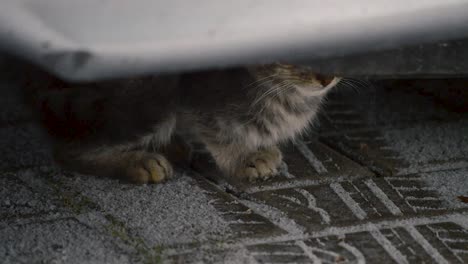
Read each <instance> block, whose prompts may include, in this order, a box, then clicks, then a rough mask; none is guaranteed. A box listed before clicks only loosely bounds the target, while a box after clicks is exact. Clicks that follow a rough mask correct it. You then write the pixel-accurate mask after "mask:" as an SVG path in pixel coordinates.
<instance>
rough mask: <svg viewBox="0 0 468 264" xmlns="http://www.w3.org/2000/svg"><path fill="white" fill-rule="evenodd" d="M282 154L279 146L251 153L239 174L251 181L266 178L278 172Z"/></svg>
mask: <svg viewBox="0 0 468 264" xmlns="http://www.w3.org/2000/svg"><path fill="white" fill-rule="evenodd" d="M281 160H282V155H281V151H280V150H279V149H278V148H277V147H270V148H266V149H262V150H259V151H257V152H255V153H253V154H251V155H250V156H249V157H248V158H247V161H246V162H245V163H244V167H243V168H241V169H240V170H238V173H237V176H238V177H241V178H246V179H248V180H249V181H256V180H266V179H268V178H270V177H272V176H275V175H276V174H278V167H279V165H280V164H281Z"/></svg>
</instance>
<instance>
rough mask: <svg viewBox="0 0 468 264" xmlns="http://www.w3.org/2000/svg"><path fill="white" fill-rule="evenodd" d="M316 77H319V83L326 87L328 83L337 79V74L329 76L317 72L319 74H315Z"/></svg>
mask: <svg viewBox="0 0 468 264" xmlns="http://www.w3.org/2000/svg"><path fill="white" fill-rule="evenodd" d="M315 78H316V79H317V81H319V83H320V84H321V85H322V86H323V87H326V86H327V85H329V84H330V83H331V82H332V81H333V80H334V79H335V76H328V75H322V74H317V75H316V76H315Z"/></svg>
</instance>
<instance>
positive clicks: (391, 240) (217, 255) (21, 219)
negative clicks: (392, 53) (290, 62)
mask: <svg viewBox="0 0 468 264" xmlns="http://www.w3.org/2000/svg"><path fill="white" fill-rule="evenodd" d="M0 78H1V79H0V90H1V96H0V174H1V177H0V182H1V183H0V239H1V240H0V263H377V262H378V263H464V262H468V203H467V202H468V111H465V110H466V109H465V108H464V106H465V103H466V102H467V101H468V99H466V97H465V99H466V101H465V102H463V100H461V99H463V98H460V95H459V93H460V90H456V89H458V88H459V87H452V86H461V87H463V88H465V89H468V81H466V80H465V81H458V82H457V84H456V85H453V84H452V83H448V82H446V81H439V82H435V84H437V85H435V84H434V83H427V82H426V83H424V82H422V83H417V82H407V81H405V82H403V81H399V82H388V81H387V82H380V83H378V84H376V85H375V87H367V88H360V89H358V90H357V91H355V90H353V89H341V90H338V91H336V92H334V93H333V94H332V95H330V97H329V100H328V102H327V104H326V106H325V107H324V109H323V111H322V114H321V116H320V118H319V122H318V124H317V125H316V126H315V127H314V128H313V129H311V132H310V133H309V135H308V136H304V137H303V138H301V139H300V140H297V141H296V142H294V143H291V144H288V145H285V146H283V150H284V153H285V160H284V161H285V162H284V164H283V165H282V168H281V171H282V173H281V175H280V176H278V177H277V178H275V179H272V180H270V181H266V182H260V183H254V184H250V185H246V184H240V183H237V182H229V181H225V180H223V178H220V177H219V173H218V172H217V171H216V169H215V168H214V167H213V163H212V162H211V161H210V160H209V157H206V153H205V152H204V151H203V149H200V150H199V151H198V154H197V156H196V158H195V161H194V165H193V168H194V169H193V170H192V171H182V172H180V173H179V174H178V176H177V177H176V178H175V179H174V180H172V181H170V182H167V183H165V184H161V185H132V184H126V183H121V182H119V181H117V180H113V179H99V178H95V177H92V176H88V175H77V174H73V173H70V172H67V171H62V170H60V169H59V168H57V167H56V166H55V165H54V164H53V161H52V159H51V158H50V155H49V152H48V148H47V143H46V140H45V137H44V136H43V135H42V134H41V131H40V129H39V128H38V127H37V126H36V125H35V124H34V122H33V121H32V120H31V114H30V112H28V111H27V110H26V109H25V108H24V107H22V106H21V103H20V101H19V98H18V95H17V92H18V89H19V87H18V86H19V85H20V84H19V82H18V78H17V77H14V76H13V75H12V74H11V73H4V74H3V76H1V77H0ZM460 83H461V84H460ZM432 86H435V87H432ZM449 88H450V89H449ZM441 89H444V90H443V92H441ZM442 93H443V94H442ZM451 93H452V94H451ZM461 93H462V95H463V96H464V95H466V93H465V92H463V91H461ZM451 98H452V99H451ZM452 100H454V101H452ZM460 100H461V102H460ZM454 106H455V107H454Z"/></svg>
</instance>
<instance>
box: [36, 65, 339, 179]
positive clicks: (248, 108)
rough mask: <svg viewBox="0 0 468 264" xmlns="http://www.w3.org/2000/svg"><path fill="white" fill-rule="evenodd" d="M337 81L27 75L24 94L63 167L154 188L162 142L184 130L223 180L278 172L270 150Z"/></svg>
mask: <svg viewBox="0 0 468 264" xmlns="http://www.w3.org/2000/svg"><path fill="white" fill-rule="evenodd" d="M30 80H33V79H32V78H31V79H30ZM338 81H339V78H333V77H331V78H330V77H325V76H321V75H318V74H314V73H311V72H310V71H308V70H307V69H305V68H302V67H299V66H292V65H285V64H270V65H261V66H253V67H248V68H237V69H226V70H214V71H205V72H195V73H188V74H182V75H179V76H175V75H172V76H160V77H145V78H138V79H131V80H119V81H107V82H102V83H93V84H78V85H73V86H71V85H67V84H66V83H64V82H61V81H58V80H56V79H54V78H52V77H47V79H46V80H44V81H39V79H38V78H37V76H36V78H34V84H32V83H31V85H29V87H30V88H32V89H33V90H31V91H30V92H29V94H33V95H34V96H33V97H34V98H33V99H34V100H33V101H34V102H35V103H36V104H37V107H38V108H39V109H40V111H39V112H40V115H41V119H42V121H43V124H44V125H45V127H46V128H47V130H48V132H49V134H50V135H51V136H52V138H53V139H54V147H55V148H54V149H55V157H56V160H57V161H58V162H59V163H60V164H62V165H63V166H64V167H66V168H70V169H73V170H76V171H78V172H82V173H89V174H95V175H111V176H119V177H121V178H125V179H128V180H131V181H133V182H138V183H157V182H161V181H163V180H166V179H168V178H170V177H171V176H172V175H173V167H172V165H171V163H170V162H169V160H171V159H173V158H172V157H174V156H176V154H177V149H176V150H175V151H174V149H171V148H170V142H171V140H173V139H174V138H177V137H175V136H174V135H176V132H181V133H182V134H187V133H188V132H190V134H191V136H194V137H196V138H197V139H199V140H201V141H202V142H204V143H205V145H206V148H207V149H208V150H209V152H210V153H211V154H212V156H213V158H214V160H215V161H216V163H217V165H218V167H219V169H221V171H223V172H224V173H225V174H226V175H227V176H230V177H238V178H242V179H248V180H255V179H266V178H268V177H270V176H273V175H275V174H276V173H277V168H278V166H279V165H280V163H281V159H282V156H281V152H280V150H279V149H278V148H277V147H276V145H277V144H278V143H279V142H282V141H286V140H288V139H292V138H294V137H295V136H296V135H297V134H299V133H300V132H301V131H303V130H304V129H305V128H306V127H307V126H308V124H309V123H310V122H311V121H313V119H314V117H315V115H316V113H317V111H318V109H319V106H320V104H321V101H322V99H323V98H324V97H325V95H326V94H327V92H328V91H329V90H330V89H331V88H332V87H334V86H335V85H336V84H337V83H338ZM44 87H45V88H44ZM178 147H179V148H180V145H179V146H178ZM179 151H180V149H179ZM174 153H175V155H174Z"/></svg>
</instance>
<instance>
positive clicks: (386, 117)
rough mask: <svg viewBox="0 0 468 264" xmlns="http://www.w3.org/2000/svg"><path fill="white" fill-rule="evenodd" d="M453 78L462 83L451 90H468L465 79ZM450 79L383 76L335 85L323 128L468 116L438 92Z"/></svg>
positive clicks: (348, 128) (326, 130) (371, 126)
mask: <svg viewBox="0 0 468 264" xmlns="http://www.w3.org/2000/svg"><path fill="white" fill-rule="evenodd" d="M453 81H454V82H455V83H456V85H458V86H459V87H458V88H457V89H455V87H454V89H452V90H451V94H455V95H456V94H460V92H457V91H463V90H466V89H464V88H466V80H459V81H457V80H453ZM448 82H450V81H448V80H440V81H434V80H430V81H419V80H418V81H417V80H400V81H393V80H384V81H379V82H376V83H375V87H369V85H362V87H360V88H358V89H349V88H344V89H343V88H341V89H336V90H335V91H332V93H331V94H330V95H329V96H328V98H327V102H326V104H325V107H324V110H323V111H322V112H321V116H320V118H319V120H320V131H321V133H324V134H334V133H337V134H340V133H342V132H343V131H346V132H351V131H356V130H363V129H364V130H369V129H379V128H391V127H394V128H396V127H402V126H403V127H405V126H412V125H413V124H415V123H425V122H430V121H440V120H459V119H460V118H466V117H467V115H468V114H467V113H468V112H467V111H465V112H460V111H458V112H456V111H453V109H451V108H449V107H441V104H440V103H439V97H438V96H437V94H441V93H443V91H446V86H447V85H446V83H448ZM452 86H454V85H452ZM417 87H418V88H417ZM416 88H417V89H416ZM441 91H442V92H441ZM451 97H452V98H453V97H454V96H451ZM465 98H466V97H465ZM457 99H458V100H460V101H461V102H460V104H461V105H465V104H466V102H468V100H466V99H464V100H463V99H462V98H460V97H458V98H457ZM446 101H447V100H446ZM452 101H454V100H452Z"/></svg>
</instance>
